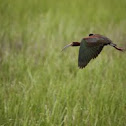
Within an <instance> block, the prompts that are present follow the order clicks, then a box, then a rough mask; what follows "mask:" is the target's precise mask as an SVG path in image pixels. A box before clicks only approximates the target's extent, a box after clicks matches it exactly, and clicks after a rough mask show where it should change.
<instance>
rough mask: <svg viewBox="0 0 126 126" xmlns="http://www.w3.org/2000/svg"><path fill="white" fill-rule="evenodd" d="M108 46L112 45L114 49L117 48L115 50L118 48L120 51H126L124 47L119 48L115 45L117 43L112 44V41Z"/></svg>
mask: <svg viewBox="0 0 126 126" xmlns="http://www.w3.org/2000/svg"><path fill="white" fill-rule="evenodd" d="M110 46H112V47H114V48H115V49H117V50H119V51H121V52H124V51H126V50H125V49H124V48H119V47H117V45H116V44H114V43H110Z"/></svg>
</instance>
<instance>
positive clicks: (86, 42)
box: [62, 33, 125, 69]
mask: <svg viewBox="0 0 126 126" xmlns="http://www.w3.org/2000/svg"><path fill="white" fill-rule="evenodd" d="M107 45H109V46H112V47H114V48H115V49H116V50H119V51H121V52H123V51H125V49H123V48H119V47H117V45H116V44H114V43H113V42H112V40H111V39H109V38H108V37H106V36H103V35H100V34H92V33H91V34H89V35H88V37H85V38H82V40H81V42H72V43H70V44H68V45H66V46H65V47H64V48H63V49H62V51H63V50H64V49H66V48H68V47H70V46H73V47H75V46H80V48H79V56H78V67H79V68H81V69H83V68H85V67H86V66H87V64H88V63H89V62H90V61H91V60H92V59H95V58H96V57H97V56H98V55H99V54H100V52H101V51H102V49H103V48H104V46H107Z"/></svg>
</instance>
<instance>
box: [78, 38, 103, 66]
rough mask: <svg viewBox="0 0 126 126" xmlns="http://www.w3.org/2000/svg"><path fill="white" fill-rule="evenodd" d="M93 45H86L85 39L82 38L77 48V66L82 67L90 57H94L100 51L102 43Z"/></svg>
mask: <svg viewBox="0 0 126 126" xmlns="http://www.w3.org/2000/svg"><path fill="white" fill-rule="evenodd" d="M95 43H96V42H94V46H88V42H87V41H86V39H82V41H81V44H80V49H79V57H78V66H79V67H80V68H84V67H85V66H86V65H87V64H88V63H89V62H90V60H91V59H94V58H96V57H97V56H98V54H99V53H100V52H101V51H102V49H103V47H104V46H103V45H100V44H99V45H98V44H95Z"/></svg>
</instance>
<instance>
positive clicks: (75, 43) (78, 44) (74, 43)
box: [72, 42, 80, 46]
mask: <svg viewBox="0 0 126 126" xmlns="http://www.w3.org/2000/svg"><path fill="white" fill-rule="evenodd" d="M72 46H80V42H72Z"/></svg>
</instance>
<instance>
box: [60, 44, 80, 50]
mask: <svg viewBox="0 0 126 126" xmlns="http://www.w3.org/2000/svg"><path fill="white" fill-rule="evenodd" d="M70 46H80V42H72V43H70V44H68V45H66V46H65V47H64V48H63V49H62V51H63V50H64V49H66V48H68V47H70Z"/></svg>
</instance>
